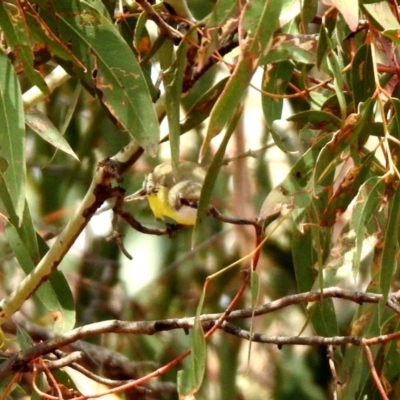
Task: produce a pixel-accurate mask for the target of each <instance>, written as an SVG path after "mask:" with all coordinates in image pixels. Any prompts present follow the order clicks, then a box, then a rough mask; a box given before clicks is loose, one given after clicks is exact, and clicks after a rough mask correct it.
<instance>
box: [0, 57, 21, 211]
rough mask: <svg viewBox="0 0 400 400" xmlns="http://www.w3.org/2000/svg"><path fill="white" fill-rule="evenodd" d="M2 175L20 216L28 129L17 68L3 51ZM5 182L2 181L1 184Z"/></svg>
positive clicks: (0, 93)
mask: <svg viewBox="0 0 400 400" xmlns="http://www.w3.org/2000/svg"><path fill="white" fill-rule="evenodd" d="M0 121H1V129H0V172H1V173H2V176H3V178H4V182H5V184H6V186H7V188H8V191H9V193H10V196H11V200H12V202H13V204H14V209H15V213H16V215H17V217H18V218H19V219H21V218H22V214H23V211H24V205H25V129H24V128H25V127H24V110H23V105H22V94H21V89H20V86H19V82H18V79H17V76H16V74H15V72H14V68H13V67H12V65H11V63H10V62H9V60H8V58H7V56H6V55H5V54H4V53H3V51H2V50H0ZM1 184H2V181H0V185H1Z"/></svg>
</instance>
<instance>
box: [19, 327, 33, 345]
mask: <svg viewBox="0 0 400 400" xmlns="http://www.w3.org/2000/svg"><path fill="white" fill-rule="evenodd" d="M17 342H18V344H19V346H20V349H21V350H22V351H24V350H29V349H30V348H31V347H32V346H33V345H34V342H33V340H32V338H31V337H30V336H29V334H28V332H27V331H26V330H25V329H23V328H22V327H20V326H19V325H17Z"/></svg>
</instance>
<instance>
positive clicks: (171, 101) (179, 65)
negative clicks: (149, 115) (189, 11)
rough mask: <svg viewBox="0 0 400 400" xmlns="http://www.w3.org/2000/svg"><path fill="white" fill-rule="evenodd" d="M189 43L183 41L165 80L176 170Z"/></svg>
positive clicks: (172, 157) (172, 151) (170, 137)
mask: <svg viewBox="0 0 400 400" xmlns="http://www.w3.org/2000/svg"><path fill="white" fill-rule="evenodd" d="M186 52H187V42H186V41H185V40H182V42H181V43H180V45H179V47H178V49H177V51H176V60H175V62H174V63H173V64H172V65H170V67H169V68H168V69H167V70H166V71H164V74H163V78H164V79H163V80H164V87H165V102H166V105H167V106H166V111H167V118H168V128H169V143H170V147H171V160H172V165H173V166H174V169H175V170H176V168H177V166H178V163H179V145H180V135H181V132H180V125H179V120H180V104H181V102H180V99H181V93H182V83H183V74H184V72H185V65H186Z"/></svg>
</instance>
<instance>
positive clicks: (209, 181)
mask: <svg viewBox="0 0 400 400" xmlns="http://www.w3.org/2000/svg"><path fill="white" fill-rule="evenodd" d="M242 111H243V108H242V107H237V108H236V110H235V112H234V113H233V115H232V118H231V120H230V121H229V124H228V126H227V129H226V132H225V134H224V137H223V139H222V141H221V144H220V145H219V147H218V150H217V151H216V153H215V156H214V158H213V160H212V162H211V164H210V166H209V167H208V170H207V174H206V177H205V179H204V183H203V186H202V189H201V195H200V199H199V206H198V211H197V217H196V224H195V226H194V229H193V234H192V244H194V243H195V242H196V239H197V233H198V226H199V225H200V223H201V221H202V219H203V217H204V215H205V213H206V211H207V208H208V206H209V204H210V200H211V194H212V191H213V189H214V185H215V182H216V180H217V176H218V173H219V170H220V168H221V166H222V161H223V159H224V156H225V152H226V147H227V146H228V143H229V140H230V138H231V136H232V134H233V132H234V131H235V128H236V125H237V123H238V121H239V119H240V117H241V116H242Z"/></svg>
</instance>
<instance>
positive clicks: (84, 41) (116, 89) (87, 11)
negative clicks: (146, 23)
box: [54, 0, 159, 154]
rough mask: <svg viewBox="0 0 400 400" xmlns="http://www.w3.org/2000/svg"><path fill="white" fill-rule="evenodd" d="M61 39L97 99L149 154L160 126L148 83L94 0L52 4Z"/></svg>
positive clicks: (128, 49) (100, 4) (154, 149)
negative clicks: (87, 76)
mask: <svg viewBox="0 0 400 400" xmlns="http://www.w3.org/2000/svg"><path fill="white" fill-rule="evenodd" d="M54 7H55V12H56V15H57V22H58V26H59V30H60V35H61V37H62V39H63V40H64V41H65V42H71V43H72V50H73V52H74V54H75V56H76V57H78V58H80V59H82V62H83V63H84V64H85V66H86V67H87V69H88V73H89V74H90V75H91V77H92V81H91V82H90V83H91V84H92V85H93V86H94V87H95V88H96V90H97V93H98V95H99V98H100V100H101V101H102V102H103V104H104V105H105V106H106V107H107V109H108V110H109V112H110V113H111V114H112V115H113V116H114V117H115V118H116V119H117V121H118V122H119V123H120V124H121V125H122V126H123V127H124V128H125V129H126V130H127V131H128V133H129V134H130V135H131V136H132V137H134V138H135V139H136V140H137V141H138V142H139V144H140V145H141V146H142V147H144V148H145V150H147V151H148V152H150V154H155V152H156V150H157V145H158V140H159V125H158V120H157V116H156V113H155V110H154V107H153V103H152V101H151V97H150V94H149V90H148V87H147V84H146V80H145V78H144V76H143V73H142V70H141V68H140V66H139V64H138V62H137V60H136V58H135V57H134V55H133V53H132V50H131V49H130V48H129V46H128V45H127V43H126V42H125V41H124V40H123V38H122V37H121V35H120V34H119V32H118V31H117V29H116V27H115V26H114V25H113V23H112V21H111V20H110V18H109V16H108V15H107V13H106V12H105V10H104V14H102V13H101V10H102V9H103V5H102V3H101V2H100V1H98V0H92V1H90V2H85V1H78V0H74V1H68V2H55V3H54Z"/></svg>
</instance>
